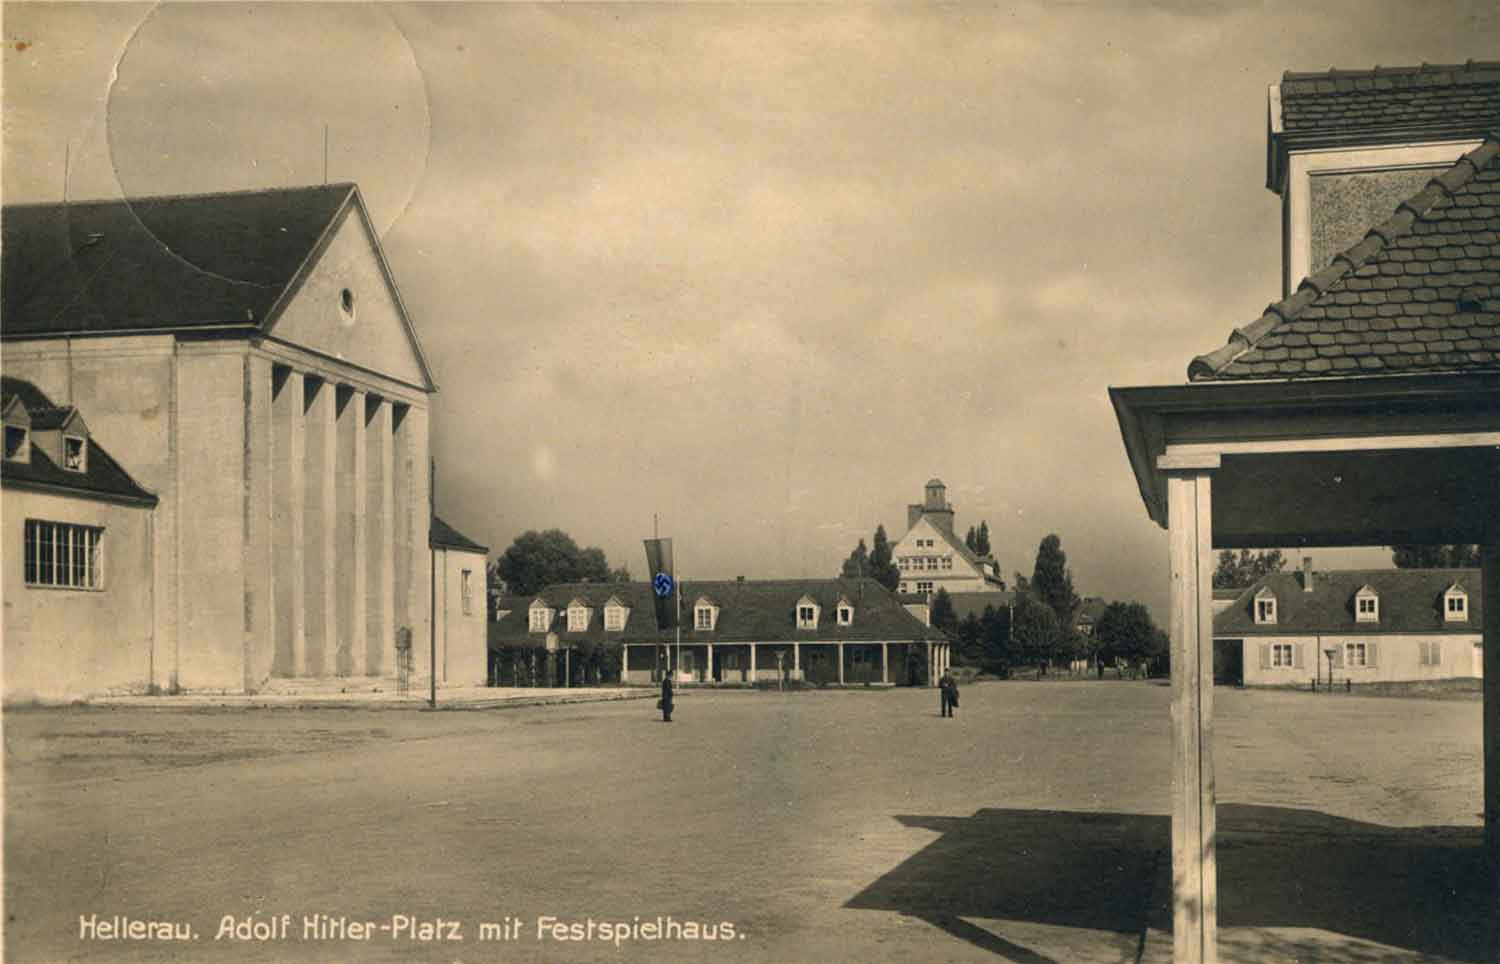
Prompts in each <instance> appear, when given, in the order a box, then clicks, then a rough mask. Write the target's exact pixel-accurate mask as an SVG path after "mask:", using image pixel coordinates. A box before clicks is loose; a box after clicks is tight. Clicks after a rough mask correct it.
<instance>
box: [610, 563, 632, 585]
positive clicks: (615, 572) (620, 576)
mask: <svg viewBox="0 0 1500 964" xmlns="http://www.w3.org/2000/svg"><path fill="white" fill-rule="evenodd" d="M609 581H610V582H634V581H635V580H633V579H631V578H630V567H629V566H621V567H619V568H618V569H611V570H610V571H609Z"/></svg>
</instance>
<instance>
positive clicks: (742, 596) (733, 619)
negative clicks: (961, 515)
mask: <svg viewBox="0 0 1500 964" xmlns="http://www.w3.org/2000/svg"><path fill="white" fill-rule="evenodd" d="M678 590H679V592H681V593H682V594H683V595H682V600H683V609H682V641H683V643H685V644H697V643H704V642H714V643H738V642H746V643H748V642H756V643H773V642H791V641H793V640H797V641H800V642H806V643H810V642H836V641H839V640H845V641H851V642H859V641H864V640H868V641H872V642H901V641H905V640H921V639H942V638H943V635H942V633H940V632H939V631H937V630H934V629H929V628H928V627H926V626H923V625H922V622H921V620H919V619H917V618H916V617H915V616H913V615H912V614H911V613H909V612H907V611H906V609H905V608H904V607H903V606H902V605H901V602H900V600H898V599H897V598H896V595H895V594H894V593H892V592H890V591H889V590H887V589H886V588H885V587H884V586H882V585H880V583H878V582H876V581H875V580H873V579H788V580H750V579H747V580H744V581H739V580H727V581H689V580H683V581H681V582H679V583H678ZM611 596H614V597H617V598H619V599H620V601H621V602H623V603H624V604H625V605H627V606H628V607H630V615H629V617H628V619H627V621H626V624H625V629H624V630H623V631H621V632H608V633H606V632H605V631H604V628H603V627H604V605H605V603H607V602H608V601H609V599H610V597H611ZM700 596H709V597H710V598H712V599H713V601H714V603H715V604H716V605H717V606H718V607H719V615H718V622H717V625H716V626H715V627H714V629H713V630H712V631H700V630H697V629H695V628H693V614H692V612H691V609H690V607H691V606H692V603H693V601H694V600H696V599H698V597H700ZM804 596H807V597H810V598H811V599H813V600H814V601H815V602H816V603H817V604H818V606H819V607H820V608H821V610H822V611H821V613H820V614H819V620H818V628H817V629H815V630H811V629H800V630H799V629H798V628H797V618H796V612H795V607H796V605H797V600H799V599H801V598H802V597H804ZM841 597H842V598H845V599H847V600H848V602H849V604H850V605H851V606H853V607H854V622H853V625H850V626H840V625H838V617H837V616H836V614H835V607H836V606H837V605H838V602H839V599H840V598H841ZM537 598H540V599H542V600H543V601H545V602H546V603H547V604H548V605H549V607H550V608H552V609H553V610H555V614H554V619H553V625H552V631H553V632H555V633H557V636H558V639H559V640H560V641H561V642H562V643H563V644H567V643H573V642H582V641H590V642H600V641H606V640H607V641H623V642H629V643H638V642H639V643H656V642H662V643H664V642H670V641H672V640H674V639H675V638H676V636H675V634H674V633H673V631H671V630H667V631H665V632H662V631H659V630H657V628H656V615H655V607H654V600H653V596H652V594H651V586H650V584H648V583H644V582H632V583H564V584H561V585H556V586H548V587H547V588H545V589H543V590H542V591H541V592H540V593H538V594H537V595H536V596H530V597H525V596H513V597H507V598H506V599H505V600H503V601H502V604H501V605H500V607H499V608H500V609H502V610H509V613H508V614H507V615H506V616H505V617H504V618H503V619H501V620H499V621H498V622H497V623H495V624H493V626H492V628H491V632H490V645H491V646H492V647H499V646H515V645H535V644H537V643H538V642H539V641H540V639H541V636H542V634H540V633H533V632H531V631H530V606H531V603H532V601H533V600H535V599H537ZM574 599H582V600H583V601H584V602H585V603H587V604H588V605H589V606H590V607H592V608H593V610H594V611H593V614H592V616H591V618H590V620H589V628H588V629H587V630H586V631H584V632H581V633H572V632H568V631H567V607H568V603H570V602H571V601H573V600H574Z"/></svg>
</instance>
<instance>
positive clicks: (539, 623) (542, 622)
mask: <svg viewBox="0 0 1500 964" xmlns="http://www.w3.org/2000/svg"><path fill="white" fill-rule="evenodd" d="M528 627H529V628H528V631H529V632H533V633H545V632H546V631H547V630H548V629H550V628H552V610H551V609H549V608H548V607H546V606H532V607H531V611H530V621H529V623H528Z"/></svg>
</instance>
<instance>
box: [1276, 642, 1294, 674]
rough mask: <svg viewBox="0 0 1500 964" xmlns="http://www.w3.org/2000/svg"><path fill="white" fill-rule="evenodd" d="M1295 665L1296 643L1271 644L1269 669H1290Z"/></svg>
mask: <svg viewBox="0 0 1500 964" xmlns="http://www.w3.org/2000/svg"><path fill="white" fill-rule="evenodd" d="M1296 665H1297V644H1296V643H1272V644H1271V668H1272V669H1292V668H1294V667H1295V666H1296Z"/></svg>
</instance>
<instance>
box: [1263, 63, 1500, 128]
mask: <svg viewBox="0 0 1500 964" xmlns="http://www.w3.org/2000/svg"><path fill="white" fill-rule="evenodd" d="M1497 121H1500V63H1496V62H1493V61H1472V60H1471V61H1469V62H1468V63H1466V64H1422V65H1421V66H1419V67H1376V68H1375V69H1373V70H1330V71H1325V72H1322V73H1292V72H1291V71H1288V72H1287V73H1286V74H1285V75H1284V76H1283V77H1282V81H1281V126H1282V130H1283V131H1285V132H1286V133H1288V134H1302V133H1313V132H1316V133H1319V134H1323V133H1345V132H1353V131H1371V130H1381V131H1388V130H1392V129H1406V128H1411V127H1425V126H1430V125H1432V124H1434V123H1436V124H1440V125H1442V126H1443V127H1445V128H1453V127H1464V126H1468V127H1470V128H1472V129H1473V130H1475V131H1476V132H1483V131H1486V130H1489V129H1491V128H1492V127H1494V126H1496V123H1497Z"/></svg>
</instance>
